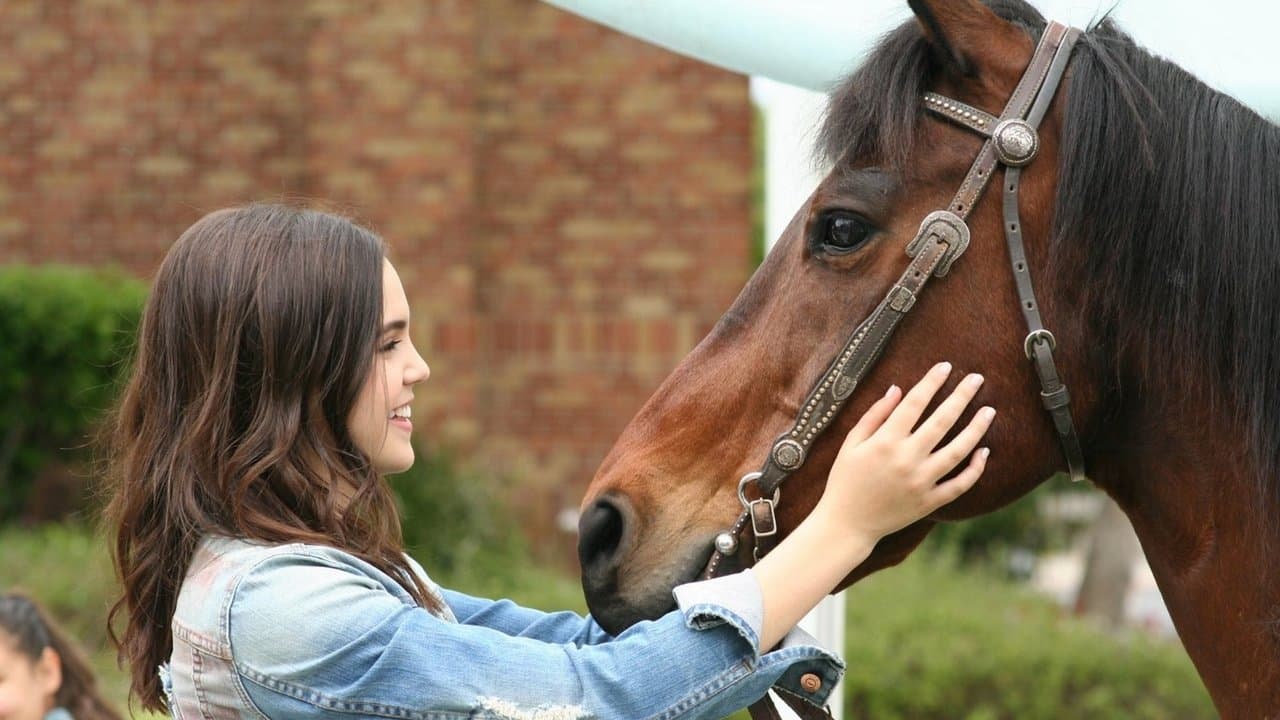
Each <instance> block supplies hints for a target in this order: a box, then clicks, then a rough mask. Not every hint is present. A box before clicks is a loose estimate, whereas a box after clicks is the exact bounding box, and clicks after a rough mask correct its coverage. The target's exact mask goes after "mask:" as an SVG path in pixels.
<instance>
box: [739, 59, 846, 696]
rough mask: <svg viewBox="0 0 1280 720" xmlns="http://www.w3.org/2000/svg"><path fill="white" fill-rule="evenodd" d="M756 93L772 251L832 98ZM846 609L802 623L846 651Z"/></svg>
mask: <svg viewBox="0 0 1280 720" xmlns="http://www.w3.org/2000/svg"><path fill="white" fill-rule="evenodd" d="M751 96H752V99H753V100H754V101H755V102H756V104H757V105H759V106H760V110H761V115H762V116H763V118H764V232H765V248H766V250H769V249H772V248H773V243H774V241H775V240H776V239H777V238H778V236H780V235H781V234H782V231H783V230H784V229H785V228H786V226H787V223H789V222H791V217H792V215H794V214H795V212H796V210H798V209H799V208H800V206H801V205H803V204H804V202H805V200H807V199H808V198H809V194H810V193H812V192H813V189H814V188H815V187H817V185H818V181H819V180H821V176H820V175H819V174H818V173H817V171H816V170H815V169H814V166H813V163H812V161H811V159H810V158H811V157H812V155H811V148H812V147H813V140H814V136H815V133H816V131H817V127H818V123H819V121H820V120H821V117H822V111H823V109H824V108H825V107H826V96H825V95H823V94H822V93H816V92H813V91H811V90H803V89H800V88H797V87H794V86H791V85H784V84H782V83H778V82H775V81H773V80H769V79H766V78H761V77H758V76H757V77H752V78H751ZM844 607H845V603H844V593H841V594H839V595H833V596H831V597H828V598H827V599H825V600H823V601H822V603H821V604H819V605H818V607H816V608H814V610H813V612H811V613H809V614H808V615H806V616H805V618H804V619H803V620H801V621H800V627H802V628H804V629H805V630H806V631H807V632H809V633H810V634H812V635H813V636H814V637H816V638H817V639H818V642H820V643H822V645H823V646H824V647H826V648H827V649H829V650H833V651H835V652H837V653H840V654H844ZM775 705H777V706H778V710H779V712H780V713H781V714H782V716H783V717H784V718H795V714H794V713H792V712H791V710H790V709H789V708H787V707H786V706H785V705H783V704H781V703H777V702H775ZM831 711H832V713H833V714H834V715H835V717H836V720H842V718H843V717H844V704H843V703H842V702H841V699H840V693H839V688H838V687H837V688H836V692H835V693H833V694H832V700H831Z"/></svg>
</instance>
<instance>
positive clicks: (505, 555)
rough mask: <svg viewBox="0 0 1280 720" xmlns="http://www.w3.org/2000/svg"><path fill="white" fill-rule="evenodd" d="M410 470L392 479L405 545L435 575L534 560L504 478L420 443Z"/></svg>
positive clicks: (479, 572)
mask: <svg viewBox="0 0 1280 720" xmlns="http://www.w3.org/2000/svg"><path fill="white" fill-rule="evenodd" d="M416 455H417V460H416V461H415V462H414V464H413V467H412V468H410V469H409V470H408V471H406V472H404V473H401V474H399V475H394V476H392V477H391V478H390V481H391V485H392V487H393V488H394V489H395V491H396V498H397V500H398V502H399V505H400V517H401V525H402V528H403V531H404V541H405V547H406V548H407V549H408V550H409V552H410V554H412V555H413V556H414V557H415V558H416V559H417V560H418V562H420V563H422V564H423V566H424V567H426V568H427V571H428V572H430V573H432V575H433V576H437V575H440V574H441V573H444V574H457V573H471V572H474V573H475V574H483V567H482V566H483V565H485V564H491V563H494V562H497V563H499V564H505V563H506V562H507V561H512V562H520V561H527V560H528V548H527V547H526V545H525V543H524V540H523V537H522V536H521V534H520V530H519V528H518V527H517V526H516V524H515V523H513V522H512V518H511V514H510V511H509V509H508V508H507V506H506V503H505V502H504V501H503V500H501V499H500V498H501V483H500V481H498V480H496V479H494V478H490V477H485V476H482V475H479V474H477V473H474V472H471V471H469V470H467V469H465V468H463V467H462V465H461V464H460V463H458V462H457V460H455V459H454V457H453V455H452V454H450V453H449V452H448V451H437V452H425V451H423V450H422V448H420V447H419V448H416Z"/></svg>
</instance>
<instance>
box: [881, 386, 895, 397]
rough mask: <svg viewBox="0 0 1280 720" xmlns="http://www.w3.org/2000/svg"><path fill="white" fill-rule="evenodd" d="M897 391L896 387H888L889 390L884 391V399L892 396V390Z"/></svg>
mask: <svg viewBox="0 0 1280 720" xmlns="http://www.w3.org/2000/svg"><path fill="white" fill-rule="evenodd" d="M897 389H898V386H897V385H890V386H889V389H888V390H886V391H885V393H884V396H885V397H889V396H890V395H892V394H893V391H894V390H897Z"/></svg>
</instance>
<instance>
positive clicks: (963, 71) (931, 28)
mask: <svg viewBox="0 0 1280 720" xmlns="http://www.w3.org/2000/svg"><path fill="white" fill-rule="evenodd" d="M907 4H908V5H910V6H911V11H912V12H913V13H915V16H916V20H917V21H919V23H920V27H921V29H922V30H924V36H925V39H927V40H928V41H929V44H930V46H932V47H933V50H934V56H935V57H936V58H937V60H938V62H939V64H941V65H942V66H943V67H944V68H946V69H948V70H949V71H951V72H954V73H956V74H958V75H961V76H972V75H976V74H977V72H978V68H979V66H980V65H981V64H982V55H983V53H984V51H989V48H990V46H991V44H992V40H993V39H994V38H993V35H997V34H998V33H999V31H1000V30H1001V29H1002V28H1005V27H1009V23H1007V22H1005V21H1004V20H1003V19H1002V18H1000V17H999V16H998V15H996V14H995V13H994V12H992V11H991V9H990V8H988V7H987V6H986V5H984V4H982V3H981V2H979V0H907Z"/></svg>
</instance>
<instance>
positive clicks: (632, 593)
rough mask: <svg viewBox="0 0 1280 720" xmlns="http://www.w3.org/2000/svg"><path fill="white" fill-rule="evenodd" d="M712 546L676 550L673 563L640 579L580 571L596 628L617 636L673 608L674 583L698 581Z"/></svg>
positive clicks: (703, 544) (704, 545)
mask: <svg viewBox="0 0 1280 720" xmlns="http://www.w3.org/2000/svg"><path fill="white" fill-rule="evenodd" d="M713 551H714V548H712V547H711V545H710V543H709V542H708V543H702V544H700V546H699V547H697V548H695V549H691V550H689V551H686V552H683V553H680V555H681V556H682V558H681V559H679V560H678V561H677V562H675V563H671V564H670V565H669V566H667V567H665V568H663V569H662V570H660V571H658V572H656V573H653V574H651V575H650V576H648V577H646V578H644V580H643V582H633V583H629V584H627V583H619V574H618V573H612V574H611V575H610V576H609V577H600V576H598V575H592V574H588V573H584V574H583V576H582V590H583V593H584V594H585V596H586V599H587V608H588V609H589V610H590V611H591V616H592V617H593V618H594V619H595V621H596V623H598V624H599V625H600V627H602V628H604V629H605V631H606V632H608V633H609V634H611V635H618V634H620V633H622V632H623V631H624V630H626V629H627V628H629V627H631V626H632V625H635V624H636V623H639V622H643V621H645V620H657V619H658V618H660V617H662V616H663V615H666V614H667V613H669V612H671V611H672V610H675V609H676V602H675V598H674V597H673V596H672V594H671V591H672V589H674V588H675V587H676V586H677V585H681V584H684V583H687V582H693V581H694V580H698V579H699V578H700V576H701V574H702V569H703V568H704V567H706V564H707V560H709V559H710V557H711V553H712V552H713Z"/></svg>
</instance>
